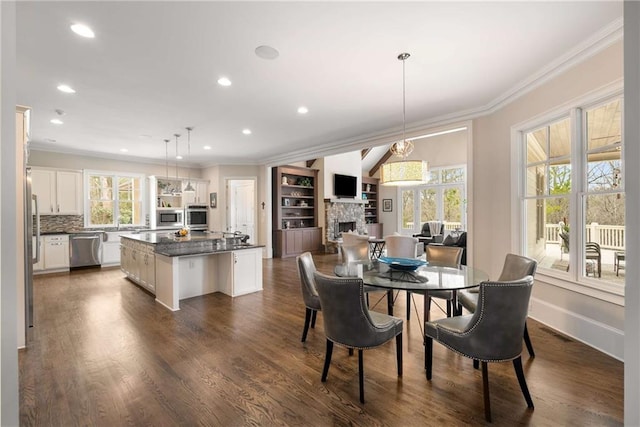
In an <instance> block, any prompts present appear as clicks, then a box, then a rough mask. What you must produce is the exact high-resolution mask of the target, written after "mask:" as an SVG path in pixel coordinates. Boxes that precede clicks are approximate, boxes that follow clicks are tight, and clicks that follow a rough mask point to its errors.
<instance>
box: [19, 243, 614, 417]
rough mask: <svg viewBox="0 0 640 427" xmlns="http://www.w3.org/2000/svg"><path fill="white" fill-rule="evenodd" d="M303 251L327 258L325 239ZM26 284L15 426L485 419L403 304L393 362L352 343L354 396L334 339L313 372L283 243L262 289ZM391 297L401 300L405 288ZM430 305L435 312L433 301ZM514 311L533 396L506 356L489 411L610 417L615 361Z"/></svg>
mask: <svg viewBox="0 0 640 427" xmlns="http://www.w3.org/2000/svg"><path fill="white" fill-rule="evenodd" d="M314 259H315V261H316V264H317V266H318V269H319V270H321V271H324V272H331V270H332V266H333V264H334V263H335V262H336V255H314ZM34 293H35V323H36V327H35V328H33V329H32V330H31V331H30V335H31V336H30V342H29V347H28V348H27V349H26V350H23V351H21V352H20V417H21V424H22V425H23V426H45V425H46V426H74V425H85V426H88V425H91V426H122V425H133V426H139V425H152V426H165V425H166V426H173V425H182V426H191V425H215V426H241V425H260V426H267V425H314V426H316V425H317V426H324V425H340V426H342V425H345V426H346V425H380V426H384V425H389V426H396V425H402V426H413V425H438V426H442V425H464V424H471V425H477V424H486V423H485V421H484V410H483V399H482V379H481V372H480V370H474V369H473V366H472V362H471V360H469V359H466V358H464V357H461V356H458V355H456V354H454V353H453V352H451V351H449V350H447V349H445V348H444V347H443V346H441V345H439V344H437V343H434V362H433V369H434V370H433V379H432V381H431V382H427V380H426V379H425V375H424V348H423V346H422V336H421V335H420V331H419V328H418V324H417V319H416V317H415V313H413V317H412V319H411V320H410V321H406V319H405V325H404V328H405V332H404V334H403V335H404V337H403V347H404V353H403V355H404V357H403V359H404V375H403V377H401V378H398V377H397V375H396V368H395V344H394V342H393V341H391V342H389V343H387V344H386V345H384V346H382V347H379V348H375V349H371V350H366V351H365V352H364V368H365V399H366V403H365V404H360V402H359V400H358V357H357V355H354V356H349V354H348V352H347V351H346V350H344V349H342V348H340V347H336V348H334V352H333V358H332V362H331V368H330V370H329V376H328V379H327V382H326V383H322V382H321V381H320V375H321V372H322V366H323V361H324V351H325V337H324V334H323V325H322V313H319V314H318V322H317V324H316V328H315V329H311V330H310V331H309V335H308V337H307V342H306V343H301V342H300V337H301V334H302V326H303V324H304V311H305V310H304V305H303V304H302V296H301V294H300V285H299V282H298V276H297V271H296V267H295V258H291V259H286V260H282V259H274V260H265V261H264V291H262V292H259V293H255V294H251V295H246V296H242V297H237V298H233V299H232V298H230V297H227V296H226V295H222V294H211V295H207V296H204V297H196V298H191V299H188V300H183V301H181V303H180V305H181V310H180V311H178V312H170V311H169V310H167V309H165V308H164V307H162V306H161V305H160V304H158V303H156V302H155V301H154V298H153V296H152V295H150V294H148V293H147V292H145V291H143V290H142V289H141V288H139V287H138V286H136V285H134V284H133V283H131V282H129V281H128V280H126V279H125V278H124V276H123V274H122V273H121V272H120V271H119V270H117V269H108V270H107V269H105V270H101V271H100V270H97V271H95V270H94V271H90V270H85V271H78V272H73V273H70V274H58V275H51V276H46V277H43V276H39V277H37V278H36V280H35V292H34ZM416 298H420V297H419V296H416ZM418 304H419V307H420V306H421V304H422V303H421V301H418ZM376 310H379V311H382V312H384V311H385V310H386V304H384V302H383V303H380V304H379V305H378V306H377V307H376ZM396 313H397V315H404V313H405V306H404V295H403V294H402V295H401V297H400V298H398V300H397V305H396ZM432 315H433V316H434V318H438V317H442V313H441V312H440V311H439V310H438V309H437V308H435V307H434V308H432ZM528 325H529V333H530V335H531V339H532V341H533V345H534V348H535V350H536V357H535V359H530V358H529V356H528V354H527V353H526V349H525V350H524V353H523V365H524V371H525V375H526V378H527V382H528V384H529V390H530V391H531V395H532V398H533V401H534V404H535V410H529V409H527V406H526V403H525V401H524V398H523V396H522V394H521V392H520V389H519V386H518V382H517V379H516V376H515V373H514V371H513V365H512V364H511V363H492V364H489V381H490V388H491V406H492V412H493V423H492V424H493V425H496V426H501V425H509V426H511V425H538V426H540V425H544V426H548V425H571V426H587V425H597V426H604V425H622V422H623V363H621V362H619V361H617V360H614V359H612V358H610V357H608V356H607V355H605V354H602V353H600V352H598V351H596V350H593V349H592V348H590V347H588V346H586V345H584V344H582V343H579V342H577V341H574V340H573V339H570V338H568V337H565V336H563V335H561V334H559V333H557V332H555V331H553V330H551V329H549V328H547V327H545V326H544V325H540V324H539V323H537V322H535V321H532V320H530V321H529V322H528Z"/></svg>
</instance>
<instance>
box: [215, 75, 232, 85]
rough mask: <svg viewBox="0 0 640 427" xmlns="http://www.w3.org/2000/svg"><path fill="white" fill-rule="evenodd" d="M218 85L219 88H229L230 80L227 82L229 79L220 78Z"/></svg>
mask: <svg viewBox="0 0 640 427" xmlns="http://www.w3.org/2000/svg"><path fill="white" fill-rule="evenodd" d="M218 84H219V85H220V86H231V80H229V79H228V78H226V77H220V78H219V79H218Z"/></svg>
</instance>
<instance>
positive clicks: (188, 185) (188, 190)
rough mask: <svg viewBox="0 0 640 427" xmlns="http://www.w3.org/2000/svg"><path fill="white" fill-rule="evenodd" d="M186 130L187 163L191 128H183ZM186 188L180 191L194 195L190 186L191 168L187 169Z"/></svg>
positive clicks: (189, 151) (189, 155)
mask: <svg viewBox="0 0 640 427" xmlns="http://www.w3.org/2000/svg"><path fill="white" fill-rule="evenodd" d="M185 129H186V130H187V163H189V162H190V161H191V131H192V130H193V128H192V127H188V128H185ZM187 173H188V174H187V186H186V187H184V190H182V191H183V192H185V193H195V192H196V190H195V188H193V186H192V185H191V168H187Z"/></svg>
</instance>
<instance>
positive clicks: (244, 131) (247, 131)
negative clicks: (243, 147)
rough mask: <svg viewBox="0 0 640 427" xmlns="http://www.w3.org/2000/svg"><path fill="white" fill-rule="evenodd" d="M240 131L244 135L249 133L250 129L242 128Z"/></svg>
mask: <svg viewBox="0 0 640 427" xmlns="http://www.w3.org/2000/svg"><path fill="white" fill-rule="evenodd" d="M242 133H244V134H245V135H251V129H242Z"/></svg>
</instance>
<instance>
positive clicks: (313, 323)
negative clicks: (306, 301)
mask: <svg viewBox="0 0 640 427" xmlns="http://www.w3.org/2000/svg"><path fill="white" fill-rule="evenodd" d="M312 311H313V313H312V314H311V327H312V328H315V327H316V315H317V314H318V312H317V311H316V310H312Z"/></svg>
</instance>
